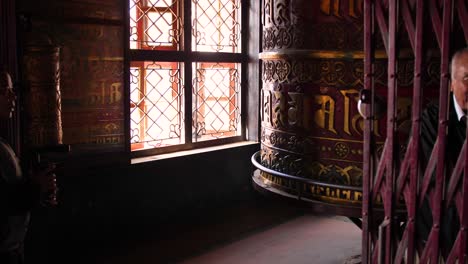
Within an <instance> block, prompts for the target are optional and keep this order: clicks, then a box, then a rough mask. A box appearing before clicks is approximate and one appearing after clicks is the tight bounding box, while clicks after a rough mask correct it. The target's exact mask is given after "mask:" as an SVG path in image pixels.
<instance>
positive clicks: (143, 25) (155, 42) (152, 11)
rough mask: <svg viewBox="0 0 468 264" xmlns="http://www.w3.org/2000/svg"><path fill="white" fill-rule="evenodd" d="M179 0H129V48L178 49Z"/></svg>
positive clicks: (180, 23)
mask: <svg viewBox="0 0 468 264" xmlns="http://www.w3.org/2000/svg"><path fill="white" fill-rule="evenodd" d="M180 1H181V0H172V1H171V0H130V48H131V49H158V50H179V43H180V37H181V34H182V17H181V16H180V12H179V10H180V5H179V2H180Z"/></svg>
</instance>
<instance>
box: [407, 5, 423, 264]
mask: <svg viewBox="0 0 468 264" xmlns="http://www.w3.org/2000/svg"><path fill="white" fill-rule="evenodd" d="M415 24H416V30H415V46H414V55H415V59H414V81H413V106H412V110H411V113H412V130H411V131H412V135H411V139H412V143H413V144H414V145H413V151H412V152H411V155H410V164H412V166H411V168H410V187H409V188H410V201H409V208H408V209H407V210H408V251H407V259H408V262H407V263H408V264H413V263H414V261H415V253H416V243H415V223H416V204H417V195H416V193H417V189H418V175H419V142H420V138H419V130H420V119H421V108H422V91H421V74H422V61H423V32H424V0H417V2H416V23H415Z"/></svg>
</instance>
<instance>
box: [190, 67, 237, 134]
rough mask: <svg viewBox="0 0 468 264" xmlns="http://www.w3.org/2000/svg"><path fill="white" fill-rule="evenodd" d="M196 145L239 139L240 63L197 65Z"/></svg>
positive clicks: (194, 91) (194, 99)
mask: <svg viewBox="0 0 468 264" xmlns="http://www.w3.org/2000/svg"><path fill="white" fill-rule="evenodd" d="M193 67H194V69H193V71H194V73H195V74H196V77H195V80H194V81H193V84H194V87H193V98H192V101H193V115H192V118H193V128H192V129H193V133H192V135H193V137H192V140H193V142H197V141H204V140H211V139H218V138H226V137H232V136H239V135H240V134H241V129H240V115H241V111H240V110H241V109H240V63H194V64H193Z"/></svg>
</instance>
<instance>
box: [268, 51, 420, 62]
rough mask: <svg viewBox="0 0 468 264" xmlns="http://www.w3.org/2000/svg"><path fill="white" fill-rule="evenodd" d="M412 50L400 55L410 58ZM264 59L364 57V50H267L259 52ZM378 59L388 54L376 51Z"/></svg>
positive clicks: (384, 57)
mask: <svg viewBox="0 0 468 264" xmlns="http://www.w3.org/2000/svg"><path fill="white" fill-rule="evenodd" d="M410 55H411V53H410V51H407V52H402V54H400V56H402V57H405V58H409V57H410ZM259 58H260V59H262V60H279V59H289V58H294V59H364V52H363V51H348V52H347V51H337V50H280V51H267V52H262V53H260V54H259ZM375 58H376V59H386V58H387V54H386V52H385V51H383V50H378V51H376V52H375Z"/></svg>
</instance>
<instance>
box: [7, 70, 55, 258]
mask: <svg viewBox="0 0 468 264" xmlns="http://www.w3.org/2000/svg"><path fill="white" fill-rule="evenodd" d="M15 99H16V97H15V93H14V91H13V88H12V81H11V77H10V75H9V74H8V73H7V72H0V119H1V120H5V121H6V120H8V119H9V118H11V116H12V113H13V111H14V109H15ZM53 171H54V167H53V166H49V167H47V168H45V169H42V170H41V171H35V172H29V173H24V172H23V170H22V168H21V166H20V163H19V161H18V158H17V157H16V155H15V153H14V151H13V149H12V148H11V147H10V145H9V144H8V142H7V141H6V140H4V139H2V138H0V263H1V264H18V263H24V245H23V244H24V239H25V236H26V233H27V229H28V225H29V219H30V211H31V209H32V208H34V207H35V206H39V205H40V204H43V203H53V202H54V201H53V200H50V199H52V198H51V195H53V194H54V192H56V190H57V185H56V179H55V174H54V173H53Z"/></svg>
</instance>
